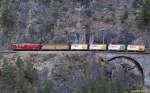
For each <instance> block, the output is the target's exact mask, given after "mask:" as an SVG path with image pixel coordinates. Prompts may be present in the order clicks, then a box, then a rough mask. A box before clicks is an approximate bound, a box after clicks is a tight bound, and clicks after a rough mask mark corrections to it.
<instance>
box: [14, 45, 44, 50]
mask: <svg viewBox="0 0 150 93" xmlns="http://www.w3.org/2000/svg"><path fill="white" fill-rule="evenodd" d="M11 48H12V49H13V50H40V49H41V45H40V44H12V45H11Z"/></svg>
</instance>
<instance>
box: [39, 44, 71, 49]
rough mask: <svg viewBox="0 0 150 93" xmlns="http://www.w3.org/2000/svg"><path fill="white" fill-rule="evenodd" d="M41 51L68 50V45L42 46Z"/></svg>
mask: <svg viewBox="0 0 150 93" xmlns="http://www.w3.org/2000/svg"><path fill="white" fill-rule="evenodd" d="M41 50H69V45H68V44H48V45H42V48H41Z"/></svg>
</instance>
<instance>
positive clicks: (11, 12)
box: [0, 0, 150, 48]
mask: <svg viewBox="0 0 150 93" xmlns="http://www.w3.org/2000/svg"><path fill="white" fill-rule="evenodd" d="M142 4H143V0H1V1H0V5H1V7H0V11H1V17H0V20H1V22H0V24H1V25H0V26H1V27H0V45H1V47H3V48H9V46H10V44H11V43H112V42H113V43H136V44H146V45H147V46H149V45H148V43H149V42H150V41H149V40H150V39H149V35H150V33H149V32H145V30H144V29H139V28H138V27H137V22H136V20H135V18H136V16H137V15H138V13H139V11H140V7H141V6H142Z"/></svg>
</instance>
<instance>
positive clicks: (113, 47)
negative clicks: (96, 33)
mask: <svg viewBox="0 0 150 93" xmlns="http://www.w3.org/2000/svg"><path fill="white" fill-rule="evenodd" d="M11 49H12V50H14V51H17V50H18V51H23V50H24V51H29V50H34V51H53V50H54V51H55V50H57V51H58V50H61V51H64V50H69V51H73V50H78V51H79V50H80V51H81V50H84V51H85V50H88V51H89V50H90V51H93V50H96V51H98V50H99V51H132V52H144V51H145V50H146V48H145V45H125V44H71V45H69V44H12V45H11Z"/></svg>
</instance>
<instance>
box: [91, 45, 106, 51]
mask: <svg viewBox="0 0 150 93" xmlns="http://www.w3.org/2000/svg"><path fill="white" fill-rule="evenodd" d="M89 49H90V50H106V49H107V45H106V44H90V47H89Z"/></svg>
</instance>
